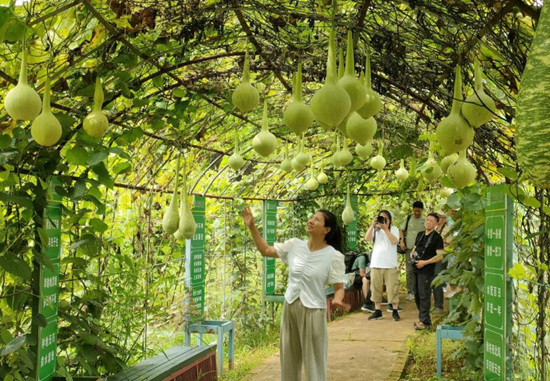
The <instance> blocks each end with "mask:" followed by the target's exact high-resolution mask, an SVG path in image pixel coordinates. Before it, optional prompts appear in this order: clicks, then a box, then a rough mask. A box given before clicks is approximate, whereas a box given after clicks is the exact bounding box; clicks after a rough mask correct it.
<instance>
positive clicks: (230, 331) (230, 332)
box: [227, 328, 233, 369]
mask: <svg viewBox="0 0 550 381" xmlns="http://www.w3.org/2000/svg"><path fill="white" fill-rule="evenodd" d="M227 344H228V346H229V369H233V328H232V329H230V330H229V337H228V343H227Z"/></svg>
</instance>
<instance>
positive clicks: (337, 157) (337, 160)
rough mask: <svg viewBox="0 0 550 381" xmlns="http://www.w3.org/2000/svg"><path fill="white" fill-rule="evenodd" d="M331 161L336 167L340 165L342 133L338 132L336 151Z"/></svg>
mask: <svg viewBox="0 0 550 381" xmlns="http://www.w3.org/2000/svg"><path fill="white" fill-rule="evenodd" d="M330 162H331V163H332V165H334V167H339V166H340V165H341V164H340V134H338V133H336V152H334V154H332V156H331V157H330Z"/></svg>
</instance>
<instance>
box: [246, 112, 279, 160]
mask: <svg viewBox="0 0 550 381" xmlns="http://www.w3.org/2000/svg"><path fill="white" fill-rule="evenodd" d="M252 148H254V151H256V152H257V153H258V154H260V155H261V156H263V157H268V156H269V155H271V154H272V153H273V151H275V150H276V149H277V138H276V137H275V135H273V134H272V133H271V132H269V124H268V121H267V101H264V114H263V118H262V130H261V131H260V132H259V133H258V134H257V135H256V136H254V139H252Z"/></svg>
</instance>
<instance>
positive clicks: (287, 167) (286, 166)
mask: <svg viewBox="0 0 550 381" xmlns="http://www.w3.org/2000/svg"><path fill="white" fill-rule="evenodd" d="M279 168H281V169H282V170H283V171H285V172H287V173H288V172H291V171H292V163H291V162H290V159H289V158H288V143H286V144H285V158H284V159H283V161H281V165H280V166H279Z"/></svg>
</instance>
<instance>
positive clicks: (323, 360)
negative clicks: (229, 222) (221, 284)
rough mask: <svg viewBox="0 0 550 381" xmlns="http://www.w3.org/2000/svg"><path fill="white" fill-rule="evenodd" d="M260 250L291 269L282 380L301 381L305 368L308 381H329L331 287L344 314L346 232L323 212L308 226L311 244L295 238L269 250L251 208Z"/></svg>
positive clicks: (249, 222)
mask: <svg viewBox="0 0 550 381" xmlns="http://www.w3.org/2000/svg"><path fill="white" fill-rule="evenodd" d="M243 219H244V223H245V224H246V226H248V228H249V230H250V233H251V235H252V239H253V240H254V243H255V244H256V247H257V248H258V250H259V251H260V253H261V254H262V255H263V256H264V257H273V258H280V259H281V260H282V261H283V262H284V263H286V264H288V271H289V275H288V286H287V289H286V292H285V303H284V306H283V314H282V316H281V332H280V347H279V350H280V355H281V356H280V361H281V381H299V380H300V379H301V375H302V364H303V366H304V368H305V374H306V379H307V380H315V381H325V380H326V379H327V376H326V373H327V356H328V355H327V353H328V352H327V347H328V335H327V313H326V296H325V285H326V284H327V283H329V284H333V285H334V299H333V300H332V304H333V305H334V306H335V307H338V308H340V309H343V310H346V311H347V310H349V308H350V306H349V305H347V304H345V303H344V301H343V300H344V282H345V281H346V279H345V265H344V256H343V255H342V253H340V250H341V244H342V233H341V230H340V227H339V226H338V223H337V221H336V217H335V216H334V214H332V213H331V212H329V211H327V210H318V211H317V212H315V214H314V215H313V216H312V217H311V218H310V219H309V221H308V222H307V225H306V232H307V234H308V236H309V239H308V240H301V239H298V238H292V239H290V240H288V241H286V242H284V243H275V245H274V246H269V245H268V244H267V242H266V241H265V240H264V239H263V238H262V236H261V234H260V232H259V230H258V228H257V227H256V224H255V222H254V216H253V215H252V213H251V212H250V208H248V207H247V208H245V209H244V210H243Z"/></svg>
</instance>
